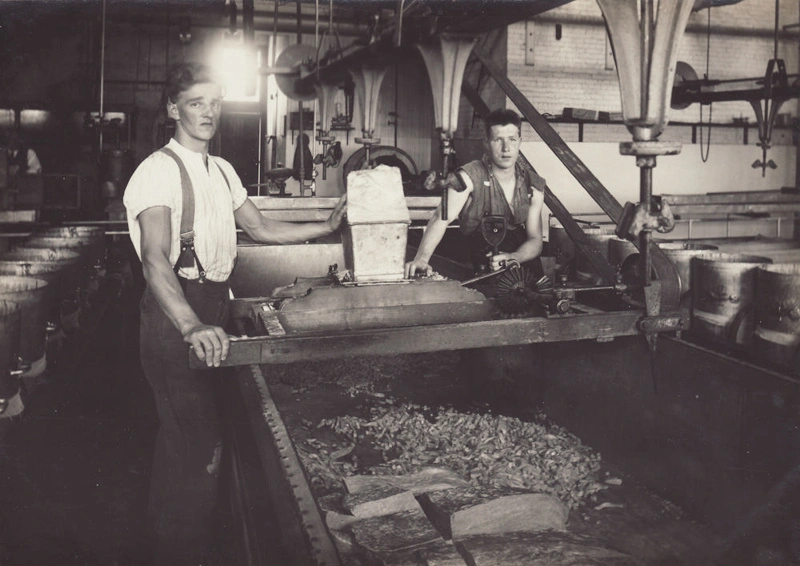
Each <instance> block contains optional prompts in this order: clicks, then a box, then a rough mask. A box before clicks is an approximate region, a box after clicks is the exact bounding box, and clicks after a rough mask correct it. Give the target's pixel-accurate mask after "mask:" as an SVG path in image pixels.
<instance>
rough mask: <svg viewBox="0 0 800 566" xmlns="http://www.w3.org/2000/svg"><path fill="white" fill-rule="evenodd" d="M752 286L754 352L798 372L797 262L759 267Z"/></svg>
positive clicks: (799, 295)
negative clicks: (754, 300)
mask: <svg viewBox="0 0 800 566" xmlns="http://www.w3.org/2000/svg"><path fill="white" fill-rule="evenodd" d="M756 288H757V289H758V294H757V297H756V329H755V336H754V339H753V348H754V351H755V353H756V355H757V356H758V357H759V358H761V359H763V360H764V361H766V362H769V363H774V364H777V365H779V366H782V367H786V368H790V369H792V370H793V371H794V372H800V264H795V263H776V264H773V265H763V266H761V267H759V268H758V271H757V272H756Z"/></svg>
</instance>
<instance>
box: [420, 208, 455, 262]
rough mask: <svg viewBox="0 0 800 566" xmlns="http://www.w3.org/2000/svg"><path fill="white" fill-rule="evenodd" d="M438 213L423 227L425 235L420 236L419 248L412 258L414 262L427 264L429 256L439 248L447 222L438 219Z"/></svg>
mask: <svg viewBox="0 0 800 566" xmlns="http://www.w3.org/2000/svg"><path fill="white" fill-rule="evenodd" d="M438 213H439V211H438V210H437V211H436V214H435V216H434V217H433V218H431V219H430V221H429V222H428V225H427V226H426V227H425V233H424V234H423V235H422V240H421V241H420V243H419V248H417V254H416V255H415V256H414V260H415V261H423V262H425V263H428V262H429V261H430V259H431V256H432V255H433V253H434V252H435V251H436V248H437V247H438V246H439V243H440V242H441V241H442V238H444V234H445V232H446V231H447V225H448V224H449V222H445V221H444V220H442V219H441V218H439V214H438Z"/></svg>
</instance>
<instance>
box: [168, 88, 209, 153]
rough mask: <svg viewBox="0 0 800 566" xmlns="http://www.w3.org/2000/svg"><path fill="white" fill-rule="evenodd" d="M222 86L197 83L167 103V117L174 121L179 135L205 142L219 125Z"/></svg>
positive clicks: (188, 139)
mask: <svg viewBox="0 0 800 566" xmlns="http://www.w3.org/2000/svg"><path fill="white" fill-rule="evenodd" d="M221 111H222V88H221V87H220V86H219V85H218V84H216V83H198V84H196V85H194V86H192V87H190V88H189V89H188V90H185V91H183V92H182V93H180V94H179V95H178V99H177V100H176V101H174V102H169V103H167V112H168V114H169V117H170V118H172V119H173V120H175V121H176V124H177V128H178V131H179V133H180V134H181V137H183V138H184V139H186V141H190V140H194V141H197V142H203V143H207V142H209V141H211V138H213V137H214V134H215V133H216V131H217V127H219V117H220V113H221Z"/></svg>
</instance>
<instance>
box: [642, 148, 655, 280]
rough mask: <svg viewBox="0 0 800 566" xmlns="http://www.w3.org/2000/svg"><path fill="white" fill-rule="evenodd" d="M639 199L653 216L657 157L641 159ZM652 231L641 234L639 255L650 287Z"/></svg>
mask: <svg viewBox="0 0 800 566" xmlns="http://www.w3.org/2000/svg"><path fill="white" fill-rule="evenodd" d="M639 160H640V163H639V199H640V201H641V202H642V203H644V205H645V206H646V207H647V211H648V213H649V214H652V212H653V210H652V208H653V207H652V201H653V198H652V197H653V166H655V157H640V158H639ZM650 236H651V233H650V229H649V228H645V229H644V230H642V231H641V233H640V234H639V254H640V256H639V257H640V261H641V266H642V270H643V273H642V278H643V282H644V286H645V287H647V286H648V285H650V281H651V273H650V269H651V268H650Z"/></svg>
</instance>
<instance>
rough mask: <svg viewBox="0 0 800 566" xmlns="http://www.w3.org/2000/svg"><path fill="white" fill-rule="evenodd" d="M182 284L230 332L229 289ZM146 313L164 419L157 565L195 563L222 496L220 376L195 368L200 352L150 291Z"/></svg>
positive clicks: (202, 311) (145, 347)
mask: <svg viewBox="0 0 800 566" xmlns="http://www.w3.org/2000/svg"><path fill="white" fill-rule="evenodd" d="M180 281H181V286H182V287H183V290H184V294H185V295H186V299H187V301H188V302H189V305H190V306H191V307H192V309H193V310H194V312H195V313H196V314H197V316H198V317H199V318H200V320H201V321H202V322H203V323H205V324H212V325H217V326H224V325H225V323H226V322H227V319H228V300H229V291H228V284H227V283H215V282H213V281H206V282H205V283H202V284H201V283H199V282H197V281H186V280H184V279H180ZM140 308H141V327H140V340H141V351H140V356H141V361H142V367H143V369H144V374H145V377H146V378H147V381H148V382H150V387H151V388H152V389H153V393H154V395H155V401H156V408H157V410H158V417H159V421H160V428H159V431H158V436H157V438H156V447H155V454H154V458H153V474H152V479H151V484H150V501H149V514H150V516H151V518H152V520H153V524H154V527H155V533H154V534H155V563H156V564H158V565H164V566H166V565H169V566H179V565H182V564H195V565H196V564H200V563H201V562H202V560H203V559H204V556H205V554H206V552H207V550H208V546H209V543H210V537H211V525H212V519H213V512H214V509H215V504H216V499H217V491H218V479H217V478H218V476H219V467H220V458H221V453H222V432H221V428H220V415H219V409H218V406H217V399H216V394H215V392H216V391H217V387H218V379H219V370H213V369H212V370H209V369H200V370H192V369H190V368H189V356H190V355H194V354H193V353H191V352H190V351H189V345H188V344H187V343H186V342H184V341H183V338H182V336H181V334H180V332H178V330H177V329H176V328H175V326H174V325H173V324H172V322H170V320H169V319H168V318H167V316H166V315H165V314H164V312H163V311H162V310H161V307H159V305H158V303H157V302H156V299H155V297H154V296H153V294H152V292H151V291H150V289H149V288H147V289H146V290H145V293H144V296H143V297H142V301H141V305H140Z"/></svg>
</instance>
